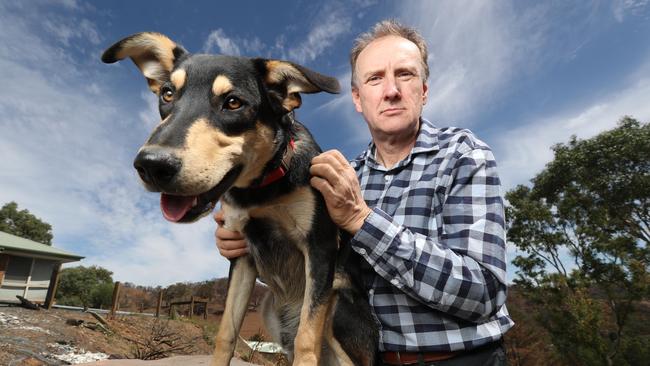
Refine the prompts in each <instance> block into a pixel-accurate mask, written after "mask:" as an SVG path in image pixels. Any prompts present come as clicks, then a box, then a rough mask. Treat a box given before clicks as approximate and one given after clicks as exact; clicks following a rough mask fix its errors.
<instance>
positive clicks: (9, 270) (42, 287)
mask: <svg viewBox="0 0 650 366" xmlns="http://www.w3.org/2000/svg"><path fill="white" fill-rule="evenodd" d="M82 258H83V257H82V256H80V255H76V254H72V253H69V252H66V251H64V250H62V249H59V248H55V247H52V246H49V245H46V244H42V243H38V242H35V241H33V240H29V239H25V238H21V237H19V236H15V235H11V234H8V233H5V232H3V231H0V302H9V303H17V302H20V301H19V300H18V298H16V295H20V296H22V297H24V298H26V299H27V300H29V301H31V302H34V303H41V304H44V305H45V306H46V307H48V308H49V307H50V306H51V305H52V301H53V299H54V295H55V294H56V286H57V283H58V279H59V272H60V270H61V265H62V264H63V263H68V262H76V261H79V260H81V259H82Z"/></svg>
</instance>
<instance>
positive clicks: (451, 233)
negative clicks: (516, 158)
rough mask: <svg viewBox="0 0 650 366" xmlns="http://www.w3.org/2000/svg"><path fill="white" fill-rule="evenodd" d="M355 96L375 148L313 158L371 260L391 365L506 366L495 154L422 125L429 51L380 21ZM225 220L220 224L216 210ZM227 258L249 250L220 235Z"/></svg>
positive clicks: (370, 287) (356, 78) (451, 132)
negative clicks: (351, 157)
mask: <svg viewBox="0 0 650 366" xmlns="http://www.w3.org/2000/svg"><path fill="white" fill-rule="evenodd" d="M350 61H351V66H352V98H353V101H354V105H355V108H356V110H357V111H358V112H360V113H362V114H363V117H364V119H365V120H366V123H367V124H368V128H369V130H370V134H371V136H372V142H371V143H370V145H369V147H368V149H367V150H366V151H365V152H363V153H362V154H361V155H360V156H359V157H357V158H356V159H354V160H353V161H352V163H351V164H350V163H348V161H347V160H346V159H345V157H344V156H343V155H342V154H341V153H340V152H338V151H336V150H332V151H328V152H325V153H323V154H321V155H319V156H317V157H315V158H314V159H313V160H312V167H311V173H312V175H313V177H312V180H311V184H312V186H313V187H314V188H315V189H317V190H318V191H320V192H321V193H322V194H323V196H324V198H325V201H326V204H327V209H328V212H329V214H330V216H331V217H332V219H333V220H334V222H335V223H336V224H337V225H339V227H340V228H341V229H343V230H345V231H347V232H349V233H350V234H351V235H352V240H351V245H352V248H353V249H354V250H355V251H356V252H357V253H358V254H360V256H361V257H363V259H364V262H363V263H362V265H363V267H364V273H365V274H366V275H365V278H364V283H365V284H366V287H367V291H368V295H369V301H370V304H371V307H372V310H373V313H374V315H375V316H376V318H377V320H378V321H379V323H380V330H381V331H380V344H379V350H380V352H381V359H382V361H383V364H385V365H409V364H414V365H433V364H435V365H502V364H505V352H504V350H503V346H502V345H501V339H502V336H503V334H504V333H505V332H506V331H507V330H508V329H509V328H511V327H512V326H513V324H514V323H513V322H512V320H511V319H510V317H509V315H508V312H507V310H506V307H505V305H504V303H505V299H506V282H505V271H506V264H505V260H506V259H505V233H504V212H503V201H502V199H501V196H500V192H499V188H500V183H499V178H498V176H497V172H496V163H495V161H494V157H493V155H492V152H491V151H490V149H489V147H488V146H487V145H485V144H484V143H483V142H482V141H480V140H478V139H477V138H476V137H474V135H473V134H472V133H471V132H470V131H467V130H461V129H457V128H436V127H435V126H434V125H433V124H431V123H430V122H429V121H427V120H425V119H423V118H422V117H421V113H422V108H423V106H424V104H425V103H426V100H427V95H428V88H427V84H426V81H427V78H428V76H429V68H428V66H427V48H426V44H425V42H424V40H423V38H422V37H421V36H420V35H419V34H418V33H417V32H416V31H414V30H413V29H410V28H407V27H404V26H402V25H400V24H398V23H397V22H395V21H383V22H380V23H378V24H376V25H375V26H374V28H373V29H372V30H371V31H370V32H369V33H366V34H363V35H361V36H360V37H359V38H358V39H357V40H356V42H355V46H354V48H353V49H352V52H351V57H350ZM215 217H216V219H217V221H218V222H219V221H220V220H221V216H220V214H219V213H218V214H217V215H216V216H215ZM216 236H217V241H218V246H219V249H220V252H221V253H222V254H223V255H224V256H226V257H234V256H237V255H241V254H243V253H246V247H245V242H244V241H243V238H242V237H241V235H240V234H239V233H235V232H229V231H227V230H225V229H222V228H219V229H217V232H216Z"/></svg>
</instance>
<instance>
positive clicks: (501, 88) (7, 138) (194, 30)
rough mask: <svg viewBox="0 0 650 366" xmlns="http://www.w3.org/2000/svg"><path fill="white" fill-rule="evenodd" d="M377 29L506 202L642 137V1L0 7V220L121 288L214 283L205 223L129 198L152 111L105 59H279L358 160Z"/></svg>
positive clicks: (306, 113)
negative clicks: (150, 40) (157, 51)
mask: <svg viewBox="0 0 650 366" xmlns="http://www.w3.org/2000/svg"><path fill="white" fill-rule="evenodd" d="M384 18H397V19H398V20H400V21H402V22H404V23H406V24H409V25H412V26H414V27H416V28H418V29H419V30H420V31H421V33H422V34H423V35H424V36H425V38H426V39H427V42H428V44H429V48H430V56H429V64H430V68H431V77H430V79H429V101H428V103H427V105H426V108H425V112H424V115H425V116H426V117H427V118H429V119H430V120H432V121H434V122H435V123H436V124H437V125H438V126H460V127H466V128H469V129H471V130H472V131H474V132H475V133H476V134H477V135H478V136H479V137H480V138H481V139H483V140H484V141H486V142H487V143H488V144H489V145H490V146H492V148H493V150H494V152H495V155H496V158H497V161H498V164H499V172H500V175H501V178H502V181H503V185H504V191H505V190H507V189H511V188H513V187H514V186H515V185H517V184H527V183H528V181H529V179H530V178H532V177H533V176H534V175H535V174H536V173H537V172H539V171H540V170H541V169H542V168H543V167H544V164H545V163H547V162H548V161H549V160H550V159H551V158H552V153H551V150H550V146H551V145H553V144H555V143H558V142H565V141H567V140H568V139H569V137H570V136H571V135H572V134H576V135H577V136H578V137H581V138H587V137H591V136H593V135H595V134H597V133H598V132H600V131H603V130H606V129H609V128H612V127H614V126H615V125H616V122H617V121H618V120H619V119H620V118H621V117H622V116H623V115H631V116H633V117H635V118H637V119H639V120H642V121H646V122H647V121H650V102H649V101H650V4H649V1H648V0H639V1H633V0H617V1H580V2H571V1H514V0H513V1H498V2H497V1H495V2H491V1H481V2H479V1H435V2H434V1H426V0H423V1H408V2H406V1H404V2H397V1H394V2H393V1H390V2H389V1H373V0H357V1H322V2H314V1H275V2H272V1H259V2H258V1H246V0H242V1H236V2H216V1H192V2H181V1H112V2H83V1H76V0H64V1H29V2H17V1H9V0H0V85H2V87H1V88H0V116H1V117H0V204H3V203H6V202H8V201H16V202H18V204H19V206H20V207H21V208H26V209H28V210H30V211H31V212H32V213H34V214H35V215H37V216H38V217H40V218H42V219H44V220H45V221H47V222H49V223H51V224H52V225H53V227H54V243H55V245H56V246H58V247H61V248H63V249H67V250H70V251H72V252H75V253H78V254H81V255H84V256H86V259H84V260H83V262H82V264H84V265H91V264H96V265H101V266H104V267H106V268H108V269H109V270H111V271H113V272H114V278H115V279H116V280H120V281H130V282H134V283H138V284H145V285H158V284H160V285H167V284H170V283H173V282H177V281H197V280H203V279H208V278H212V277H216V276H218V277H221V276H225V275H226V274H227V271H228V262H227V261H226V260H224V259H223V258H221V257H220V256H219V254H218V253H217V251H216V249H215V244H214V239H213V232H214V223H213V222H212V221H211V220H210V219H207V218H206V219H204V220H202V221H200V222H198V223H196V224H192V225H174V224H170V223H168V222H166V221H165V220H164V219H163V218H162V215H161V214H160V210H159V206H158V200H159V197H158V195H155V194H150V193H147V192H145V190H144V188H142V187H141V185H140V184H139V182H138V179H137V175H136V173H135V171H134V170H133V168H132V159H133V157H134V155H135V152H136V151H137V149H138V147H139V146H140V145H141V144H142V142H144V140H145V139H146V137H147V136H148V132H149V131H150V129H151V128H152V127H153V126H154V125H155V124H157V122H158V115H157V107H156V100H155V98H154V97H153V95H152V94H151V93H150V92H149V91H148V89H147V88H146V83H145V82H144V80H143V79H142V77H141V75H140V74H139V72H138V71H137V69H136V68H135V67H134V66H133V65H132V64H131V63H130V62H123V63H119V64H117V65H110V66H109V65H104V64H102V63H101V62H100V61H99V57H100V55H101V52H102V51H103V50H104V49H105V48H106V47H108V46H109V45H110V44H112V43H113V42H115V41H117V40H118V39H121V38H122V37H124V36H127V35H129V34H131V33H135V32H140V31H157V32H161V33H164V34H166V35H168V36H169V37H170V38H172V39H173V40H175V41H176V42H178V43H181V44H182V45H183V46H184V47H185V48H186V49H188V50H189V51H190V52H195V53H198V52H200V53H202V52H210V53H227V54H239V55H243V56H256V57H257V56H262V57H268V58H281V59H289V60H292V61H294V62H298V63H301V64H303V65H305V66H307V67H310V68H312V69H314V70H317V71H319V72H321V73H324V74H328V75H332V76H335V77H337V78H338V79H339V81H340V82H341V84H342V86H343V90H344V92H343V93H341V94H340V95H336V96H332V95H327V94H322V95H320V94H319V95H309V96H305V97H304V98H303V106H302V107H301V108H300V110H298V118H299V119H300V120H301V121H303V122H304V123H305V124H306V125H307V126H308V127H309V128H310V129H311V130H312V132H313V134H314V135H315V136H316V138H317V140H318V141H319V143H320V144H321V146H322V147H323V148H325V149H331V148H337V149H340V150H341V151H343V152H344V154H345V155H346V156H348V157H353V156H354V155H356V154H357V153H358V152H360V151H361V150H362V149H363V148H364V147H365V146H366V145H367V143H368V141H369V135H368V133H367V131H366V127H365V122H364V121H363V119H362V118H361V117H360V116H359V115H358V114H357V113H356V112H355V111H354V108H353V105H352V102H351V98H350V92H349V88H348V85H349V80H350V74H349V66H348V61H347V57H348V51H349V48H350V47H351V45H352V42H353V40H354V38H355V36H356V35H357V34H359V33H360V32H362V31H365V30H367V29H368V28H369V27H370V26H371V25H372V24H374V23H375V22H377V21H379V20H381V19H384ZM509 255H510V256H511V258H512V256H513V255H514V250H513V249H512V248H510V249H509ZM512 269H513V268H512V267H511V268H510V270H509V275H510V276H509V279H512V277H513V271H512Z"/></svg>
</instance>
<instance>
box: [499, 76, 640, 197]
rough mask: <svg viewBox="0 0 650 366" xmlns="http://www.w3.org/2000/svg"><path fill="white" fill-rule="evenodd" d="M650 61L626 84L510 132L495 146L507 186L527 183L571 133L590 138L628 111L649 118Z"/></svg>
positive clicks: (502, 176)
mask: <svg viewBox="0 0 650 366" xmlns="http://www.w3.org/2000/svg"><path fill="white" fill-rule="evenodd" d="M648 70H650V63H649V64H646V65H645V66H644V67H642V68H641V69H640V71H638V72H636V73H635V74H634V76H633V77H631V78H630V79H631V80H635V81H634V82H631V83H630V84H629V85H628V86H627V87H625V88H624V89H622V90H619V91H616V92H611V93H610V94H609V95H606V96H603V97H601V98H598V99H596V100H592V101H591V102H590V103H588V104H586V105H583V106H580V107H573V108H572V109H571V110H569V111H565V112H562V113H558V114H556V115H552V116H548V117H542V118H540V119H538V120H533V121H529V122H527V123H524V124H522V126H520V127H519V128H517V129H515V130H512V131H510V132H507V133H505V134H503V135H502V137H501V138H499V139H497V140H496V142H495V143H494V144H493V146H494V147H495V148H496V149H495V153H496V154H497V157H498V159H499V172H500V176H501V179H502V182H503V186H504V188H505V189H511V188H513V187H514V186H515V185H517V184H526V183H528V181H529V180H530V179H531V178H532V177H534V176H535V175H536V174H537V173H539V172H540V171H541V170H542V169H543V168H544V166H545V165H546V163H548V162H549V161H551V160H552V159H553V152H552V151H551V146H552V145H554V144H556V143H566V142H567V141H568V139H569V136H571V135H576V136H577V137H578V138H582V139H584V138H590V137H593V136H594V135H596V134H598V133H600V132H602V131H605V130H608V129H611V128H613V127H615V126H616V123H617V122H618V121H619V120H620V119H621V118H622V117H623V116H625V115H629V116H631V117H633V118H636V119H638V120H640V121H644V122H648V121H650V103H648V101H649V100H650V77H648V75H650V74H649V73H647V71H648Z"/></svg>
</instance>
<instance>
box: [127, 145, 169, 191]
mask: <svg viewBox="0 0 650 366" xmlns="http://www.w3.org/2000/svg"><path fill="white" fill-rule="evenodd" d="M133 167H134V168H135V170H137V171H138V174H139V175H140V178H142V180H143V181H144V182H145V183H147V184H151V185H153V186H156V187H159V188H161V187H164V186H165V185H167V184H168V183H169V182H171V181H172V180H173V179H174V177H175V176H176V174H177V173H178V172H179V171H180V170H181V161H180V159H178V158H176V157H175V156H174V155H172V154H171V153H170V152H169V151H164V150H160V149H142V150H141V151H140V152H139V153H138V155H137V156H136V157H135V160H134V161H133Z"/></svg>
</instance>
